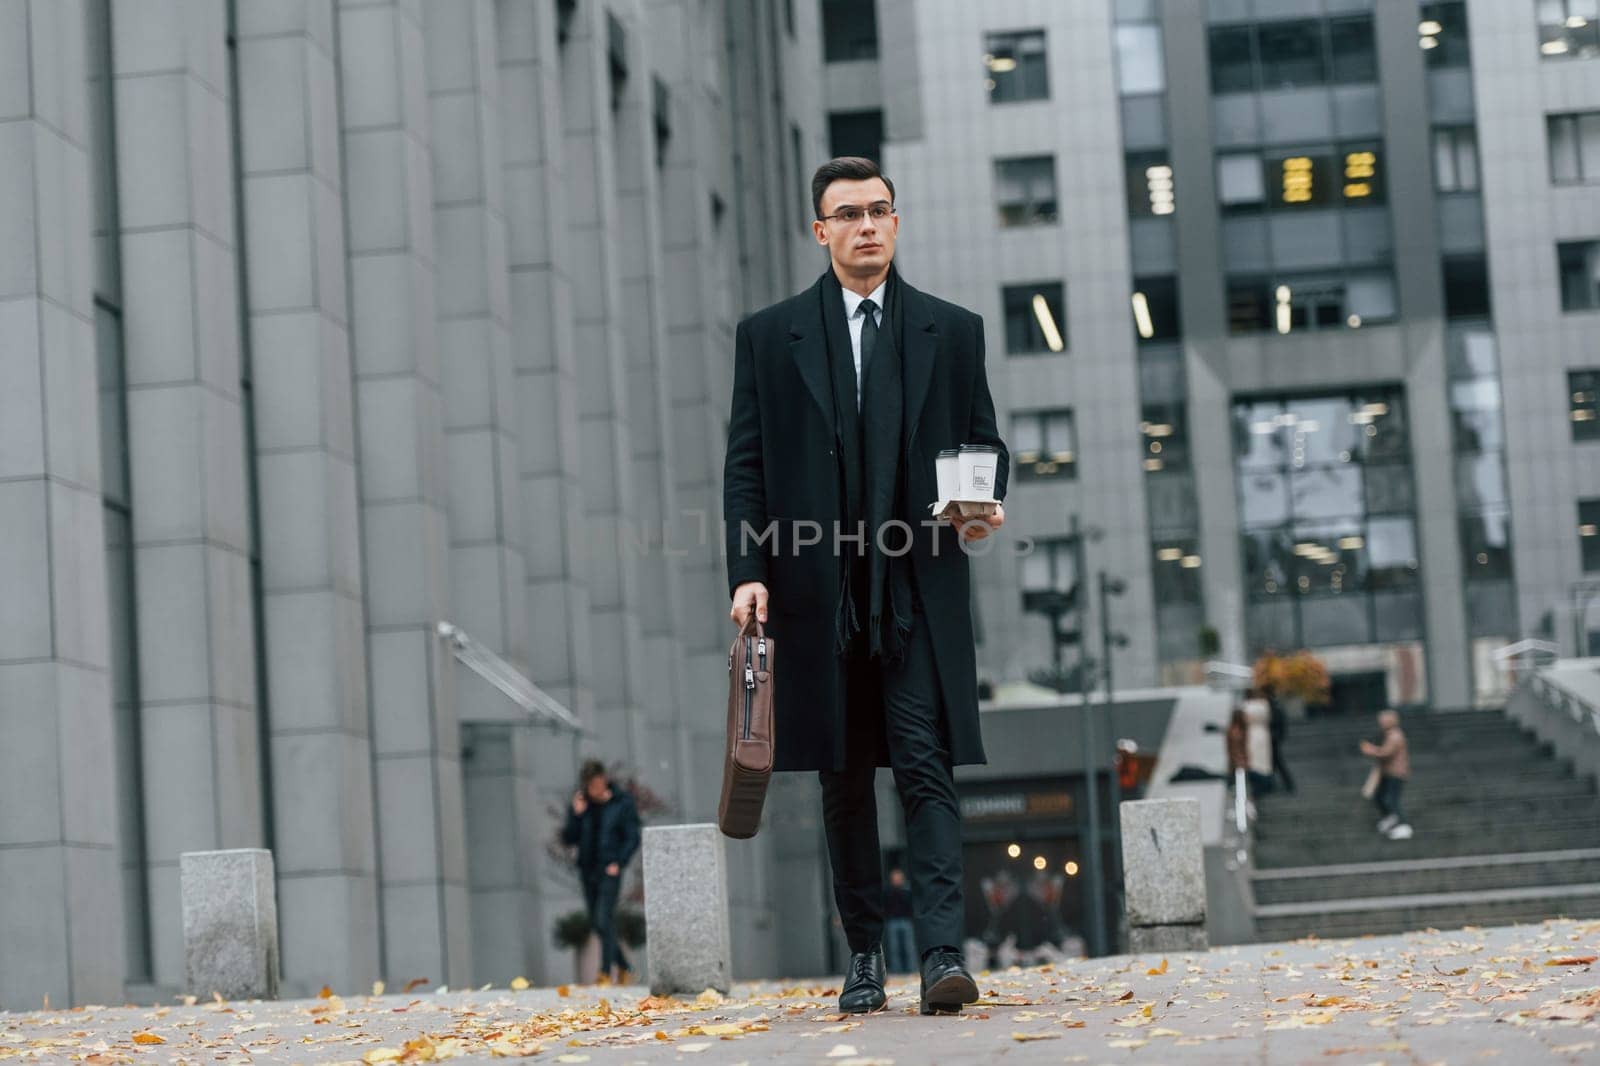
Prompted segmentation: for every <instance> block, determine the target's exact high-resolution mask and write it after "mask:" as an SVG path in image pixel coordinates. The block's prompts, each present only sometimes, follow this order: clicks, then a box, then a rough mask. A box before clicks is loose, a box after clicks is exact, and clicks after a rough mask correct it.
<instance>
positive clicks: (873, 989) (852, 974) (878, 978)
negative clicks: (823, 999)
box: [839, 946, 888, 1014]
mask: <svg viewBox="0 0 1600 1066" xmlns="http://www.w3.org/2000/svg"><path fill="white" fill-rule="evenodd" d="M883 969H884V967H883V948H882V947H881V946H879V947H875V948H873V949H872V950H871V951H857V952H854V953H853V954H851V956H850V968H849V969H848V970H846V971H845V975H844V988H843V990H841V991H840V993H839V1013H840V1014H867V1013H869V1012H871V1011H875V1010H882V1009H883V1005H884V1004H885V1003H887V1002H888V997H887V996H885V995H884V994H883Z"/></svg>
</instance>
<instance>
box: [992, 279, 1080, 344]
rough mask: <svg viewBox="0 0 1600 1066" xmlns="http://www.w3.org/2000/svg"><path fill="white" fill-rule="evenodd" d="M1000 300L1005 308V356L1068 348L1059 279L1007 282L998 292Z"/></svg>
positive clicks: (1064, 305)
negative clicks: (1019, 283)
mask: <svg viewBox="0 0 1600 1066" xmlns="http://www.w3.org/2000/svg"><path fill="white" fill-rule="evenodd" d="M1000 302H1001V304H1002V305H1003V306H1004V308H1005V318H1006V353H1007V354H1008V355H1042V354H1047V353H1060V352H1064V351H1066V350H1067V324H1066V323H1067V320H1066V316H1065V314H1064V311H1065V309H1066V297H1065V295H1064V290H1063V289H1062V286H1061V283H1060V282H1059V281H1050V282H1036V283H1034V284H1031V285H1008V286H1006V287H1005V288H1004V289H1002V290H1001V291H1000Z"/></svg>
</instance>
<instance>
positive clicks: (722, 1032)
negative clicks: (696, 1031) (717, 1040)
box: [700, 1022, 744, 1036]
mask: <svg viewBox="0 0 1600 1066" xmlns="http://www.w3.org/2000/svg"><path fill="white" fill-rule="evenodd" d="M700 1031H701V1032H702V1033H704V1034H705V1035H706V1036H742V1035H743V1034H744V1026H742V1025H735V1024H733V1023H732V1022H728V1023H724V1024H722V1025H705V1026H701V1028H700Z"/></svg>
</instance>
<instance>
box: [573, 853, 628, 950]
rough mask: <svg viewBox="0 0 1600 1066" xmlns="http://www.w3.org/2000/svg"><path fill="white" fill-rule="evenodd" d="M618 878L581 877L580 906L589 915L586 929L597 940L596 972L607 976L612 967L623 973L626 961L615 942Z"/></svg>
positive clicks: (605, 876)
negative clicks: (589, 930)
mask: <svg viewBox="0 0 1600 1066" xmlns="http://www.w3.org/2000/svg"><path fill="white" fill-rule="evenodd" d="M621 887H622V878H621V877H620V876H618V877H612V876H611V875H610V874H608V873H606V872H605V870H603V869H602V870H601V871H600V872H599V873H597V874H588V873H585V874H584V876H583V905H584V908H585V909H586V910H588V912H589V925H590V927H591V928H593V929H594V931H595V935H596V936H598V937H599V938H600V972H601V973H610V972H611V967H612V966H613V965H615V966H620V967H621V968H622V969H624V970H626V969H627V968H628V960H627V958H626V957H625V956H624V955H623V954H622V945H621V944H619V943H618V942H617V893H618V891H619V890H620V889H621Z"/></svg>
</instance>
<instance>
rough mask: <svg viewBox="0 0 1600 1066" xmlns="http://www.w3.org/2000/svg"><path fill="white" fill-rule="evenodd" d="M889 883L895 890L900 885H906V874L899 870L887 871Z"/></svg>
mask: <svg viewBox="0 0 1600 1066" xmlns="http://www.w3.org/2000/svg"><path fill="white" fill-rule="evenodd" d="M889 883H890V884H891V885H893V886H894V887H895V888H899V887H900V886H901V885H903V884H905V883H906V872H905V871H904V870H899V869H896V870H890V871H889Z"/></svg>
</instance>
